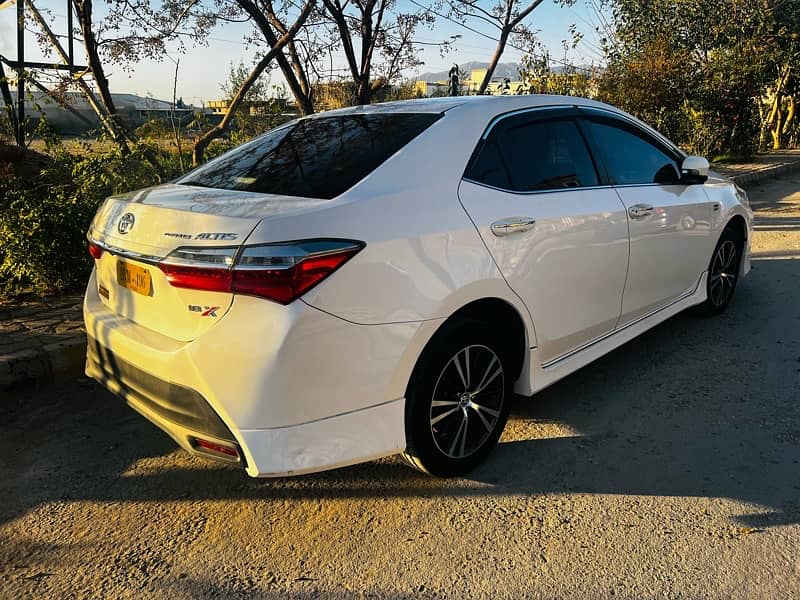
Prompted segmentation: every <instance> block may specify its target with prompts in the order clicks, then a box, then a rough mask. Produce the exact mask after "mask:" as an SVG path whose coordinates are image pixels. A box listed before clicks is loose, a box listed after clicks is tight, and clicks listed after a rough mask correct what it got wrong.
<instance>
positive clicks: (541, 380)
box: [516, 272, 708, 395]
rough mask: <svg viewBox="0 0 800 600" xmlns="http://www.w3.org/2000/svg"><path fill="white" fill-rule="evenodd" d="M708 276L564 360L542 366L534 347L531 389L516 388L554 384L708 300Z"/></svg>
mask: <svg viewBox="0 0 800 600" xmlns="http://www.w3.org/2000/svg"><path fill="white" fill-rule="evenodd" d="M707 278H708V272H705V273H703V274H702V275H701V277H700V281H699V282H698V285H697V288H696V289H695V291H694V292H693V293H691V294H690V295H688V296H686V297H684V298H682V299H681V300H678V301H677V302H674V303H673V304H670V305H669V306H666V307H664V308H662V309H661V310H659V311H658V312H656V313H654V314H652V315H650V316H649V317H646V318H644V319H642V320H640V321H636V322H634V323H631V324H630V325H628V326H626V327H624V328H623V329H621V330H619V331H617V332H615V333H613V334H611V335H610V336H608V337H606V338H602V339H600V340H598V341H596V342H595V343H593V344H591V345H590V346H587V347H586V348H584V349H582V350H580V351H578V352H576V353H575V354H571V355H569V356H567V357H565V358H563V359H561V360H558V361H556V362H554V363H551V364H549V365H548V366H546V367H545V366H542V363H541V360H540V358H539V350H538V349H537V348H532V349H531V350H530V352H529V361H528V364H529V368H530V371H529V373H530V381H531V384H532V385H531V390H530V392H528V391H527V390H521V389H518V390H516V391H517V392H518V393H522V394H526V395H529V394H533V393H536V392H538V391H539V390H543V389H544V388H546V387H548V386H550V385H552V384H554V383H555V382H556V381H558V380H560V379H563V378H564V377H566V376H567V375H570V374H572V373H574V372H575V371H577V370H578V369H580V368H582V367H585V366H586V365H588V364H589V363H591V362H593V361H595V360H597V359H598V358H600V357H601V356H604V355H606V354H608V353H609V352H611V351H612V350H615V349H617V348H619V347H620V346H622V345H623V344H625V343H626V342H629V341H630V340H632V339H633V338H635V337H637V336H639V335H641V334H643V333H644V332H645V331H647V330H649V329H652V328H653V327H655V326H656V325H658V324H660V323H663V322H664V321H666V320H667V319H669V318H670V317H673V316H675V315H677V314H678V313H679V312H682V311H684V310H686V309H687V308H690V307H692V306H696V305H697V304H701V303H703V302H705V300H706V280H707Z"/></svg>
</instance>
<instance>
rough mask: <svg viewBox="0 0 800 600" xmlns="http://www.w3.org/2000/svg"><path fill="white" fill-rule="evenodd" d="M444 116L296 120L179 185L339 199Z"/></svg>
mask: <svg viewBox="0 0 800 600" xmlns="http://www.w3.org/2000/svg"><path fill="white" fill-rule="evenodd" d="M440 116H441V115H439V114H415V113H408V114H405V113H400V114H398V113H394V114H370V115H341V116H333V117H319V118H315V119H306V120H301V121H296V122H292V123H289V124H288V125H285V126H284V127H280V128H278V129H274V130H272V131H270V132H269V133H267V134H265V135H262V136H261V137H259V138H256V139H255V140H253V141H251V142H248V143H246V144H244V145H242V146H239V147H238V148H235V149H233V150H231V151H230V152H227V153H226V154H223V155H222V156H220V157H218V158H216V159H214V160H212V161H210V162H209V163H207V164H205V165H203V166H201V167H199V168H198V169H196V170H194V171H192V172H191V173H189V174H187V175H186V176H184V177H182V178H181V179H179V180H178V181H177V183H181V184H184V185H199V186H203V187H212V188H222V189H227V190H243V191H247V192H261V193H267V194H281V195H285V196H302V197H305V198H322V199H330V198H334V197H336V196H338V195H339V194H341V193H342V192H344V191H346V190H348V189H350V188H351V187H353V186H354V185H355V184H356V183H358V182H359V181H361V180H362V179H364V178H365V177H366V176H367V175H369V174H370V173H371V172H372V171H374V170H375V169H377V168H378V167H379V166H380V165H381V164H382V163H383V162H384V161H385V160H386V159H387V158H389V157H390V156H391V155H392V154H394V153H395V152H397V151H398V150H399V149H400V148H402V147H403V146H405V145H406V144H407V143H408V142H410V141H411V140H412V139H413V138H415V137H416V136H418V135H419V134H420V133H422V132H423V131H424V130H425V129H427V128H428V127H430V125H431V124H433V123H434V121H436V120H437V119H438V118H439V117H440Z"/></svg>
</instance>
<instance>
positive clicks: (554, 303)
mask: <svg viewBox="0 0 800 600" xmlns="http://www.w3.org/2000/svg"><path fill="white" fill-rule="evenodd" d="M575 114H576V113H575V111H574V110H573V109H539V110H533V111H528V112H525V113H521V114H520V113H517V114H514V115H511V116H507V117H503V118H501V119H500V120H499V121H497V122H496V123H495V124H494V125H493V126H491V127H490V129H489V130H488V131H487V133H485V134H484V137H483V139H482V140H481V141H480V143H479V145H478V148H476V151H475V153H474V155H473V158H472V160H471V162H470V165H469V167H468V168H467V172H466V174H465V177H464V180H463V181H462V182H461V185H460V187H459V197H460V199H461V202H462V204H463V206H464V208H465V209H466V211H467V213H468V214H469V215H470V217H471V218H472V220H473V221H474V223H475V224H476V226H477V227H478V231H479V232H480V235H481V237H482V238H483V241H484V242H485V243H486V246H487V248H488V249H489V252H490V253H491V254H492V256H493V257H494V260H495V262H496V263H497V265H498V267H499V268H500V271H501V272H502V273H503V276H504V277H505V279H506V281H507V282H508V284H509V285H510V286H511V288H512V289H513V290H514V291H515V292H516V293H517V294H518V295H519V296H520V297H521V298H522V299H523V301H524V302H525V303H526V305H527V306H528V308H529V309H530V311H531V313H532V315H533V320H534V326H535V328H536V339H537V342H538V345H539V349H540V355H541V356H542V362H543V363H544V364H547V363H548V362H552V361H553V360H556V359H558V358H559V357H561V356H564V355H566V354H568V353H570V352H571V351H573V350H575V349H577V348H580V347H581V346H584V345H586V344H587V343H589V342H591V341H592V340H594V339H596V338H599V337H602V336H603V335H605V334H607V333H609V332H611V331H612V330H613V328H614V325H615V324H616V322H617V320H618V319H619V315H620V303H621V299H622V290H623V287H624V284H625V272H626V270H627V267H628V224H627V218H626V216H625V208H624V206H623V205H622V202H621V201H620V199H619V197H618V196H617V194H616V192H615V191H614V190H613V189H612V188H610V187H607V186H606V187H603V186H601V185H600V184H601V181H600V179H599V176H598V173H597V170H596V168H595V166H594V164H593V162H592V159H591V157H590V155H589V152H588V151H587V148H586V145H585V142H584V139H583V137H582V135H581V132H580V131H579V129H578V127H577V125H576V123H575V121H574V118H573V117H574V115H575Z"/></svg>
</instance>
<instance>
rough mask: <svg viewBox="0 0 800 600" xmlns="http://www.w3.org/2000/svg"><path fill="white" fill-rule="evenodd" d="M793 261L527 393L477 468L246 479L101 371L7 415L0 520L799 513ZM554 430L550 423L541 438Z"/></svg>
mask: <svg viewBox="0 0 800 600" xmlns="http://www.w3.org/2000/svg"><path fill="white" fill-rule="evenodd" d="M799 383H800V260H788V259H784V260H781V259H776V260H763V261H758V262H757V263H756V266H755V269H754V271H753V273H752V274H751V276H750V277H748V278H747V279H745V280H743V281H742V284H741V285H740V286H739V289H738V290H737V297H736V298H735V300H734V302H733V303H732V304H731V305H730V307H729V309H728V311H727V312H726V313H724V314H722V315H720V316H718V317H715V318H710V319H709V318H704V317H701V316H699V315H698V314H697V313H696V311H686V312H684V313H682V314H680V315H678V316H676V317H674V318H672V319H670V320H668V321H667V322H665V323H663V324H661V325H659V326H658V327H656V328H654V329H652V330H651V331H649V332H647V333H646V334H644V335H642V336H640V337H639V338H637V339H635V340H633V341H632V342H630V343H628V344H626V345H625V346H623V347H621V348H619V349H618V350H616V351H614V352H612V353H610V354H609V355H607V356H606V357H604V358H602V359H600V360H598V361H596V362H594V363H592V364H591V365H589V366H587V367H585V368H583V369H581V370H580V371H578V372H577V373H575V374H573V375H571V376H570V377H568V378H566V379H564V380H562V381H560V382H559V383H557V384H555V385H553V386H551V387H550V388H548V389H546V390H544V391H542V392H541V393H539V394H536V395H535V396H533V397H532V398H521V397H520V398H516V399H515V401H514V405H513V409H512V415H511V418H510V421H509V425H508V427H507V431H506V434H505V435H504V438H503V440H502V441H501V444H500V445H499V447H498V448H497V449H496V450H495V451H494V452H493V453H492V454H491V455H490V456H489V458H488V459H487V460H486V461H485V462H484V463H483V464H482V465H481V466H480V467H479V468H477V469H476V470H475V471H474V472H472V473H471V474H470V475H469V476H468V477H466V478H463V479H454V480H441V479H434V478H429V477H426V476H423V475H421V474H418V473H417V472H415V471H413V470H411V469H410V468H408V467H406V466H405V465H404V464H403V463H402V462H401V461H400V460H399V459H396V458H390V459H384V460H380V461H373V462H370V463H367V464H362V465H357V466H353V467H348V468H342V469H337V470H334V471H329V472H325V473H319V474H313V475H306V476H300V477H294V478H279V479H262V480H254V479H250V478H248V477H247V476H246V475H245V474H244V473H243V472H242V471H241V470H239V469H235V468H232V467H225V466H219V465H217V464H216V463H211V462H207V461H204V460H202V459H199V458H195V457H191V456H189V455H188V454H187V453H185V452H183V451H180V450H176V446H175V444H174V443H173V442H172V441H171V440H170V439H169V438H168V437H167V436H166V435H164V434H163V433H161V432H160V431H158V430H157V429H156V428H154V427H153V426H152V425H150V424H149V423H148V422H146V421H145V420H144V419H143V418H141V417H140V416H138V415H137V414H136V413H134V412H133V411H132V410H131V409H129V408H128V407H126V406H124V404H123V403H122V402H121V401H119V400H118V399H116V398H114V397H113V396H111V395H110V394H108V393H106V392H105V391H102V390H101V389H100V388H99V386H97V385H96V384H95V383H93V382H90V381H87V380H77V381H75V382H74V384H73V385H59V386H53V387H51V388H47V389H44V390H37V391H33V392H29V394H30V397H29V398H23V399H22V401H20V402H19V404H20V405H22V408H20V409H19V410H18V411H17V412H16V413H15V414H12V415H10V416H8V418H7V419H6V421H5V424H4V425H3V426H2V427H0V433H2V439H0V497H2V498H3V502H2V503H0V524H2V523H4V522H7V521H10V520H13V519H15V518H17V517H19V516H21V515H24V514H25V513H27V512H28V511H29V510H31V509H33V508H34V507H36V506H39V505H42V504H44V503H47V502H52V501H63V500H92V501H103V502H121V503H126V502H160V501H174V500H190V501H205V500H226V499H262V500H274V499H289V500H291V499H296V498H310V497H311V498H318V499H325V498H341V497H348V498H365V499H370V498H385V497H419V496H424V497H479V496H498V495H550V494H553V495H555V494H567V493H581V494H621V495H645V496H685V497H721V498H730V499H734V500H737V501H741V502H744V503H747V504H754V505H758V507H760V508H758V507H754V508H753V511H752V513H747V514H742V515H739V516H738V517H737V519H738V520H739V521H740V522H741V523H742V524H745V525H748V526H751V527H765V526H768V525H777V524H796V523H800V504H798V502H797V498H798V497H800V478H798V476H797V474H798V468H799V464H800V385H799ZM548 432H550V433H549V434H548Z"/></svg>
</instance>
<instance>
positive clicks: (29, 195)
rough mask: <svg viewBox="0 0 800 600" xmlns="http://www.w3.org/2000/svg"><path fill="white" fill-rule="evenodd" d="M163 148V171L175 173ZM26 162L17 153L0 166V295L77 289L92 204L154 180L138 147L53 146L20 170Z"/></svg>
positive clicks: (85, 269)
mask: <svg viewBox="0 0 800 600" xmlns="http://www.w3.org/2000/svg"><path fill="white" fill-rule="evenodd" d="M153 150H154V151H155V152H158V150H157V149H153ZM162 154H164V156H159V157H160V159H162V163H163V164H162V165H161V168H162V169H163V170H165V171H166V172H167V173H166V175H167V177H170V176H175V175H177V174H178V173H177V165H176V164H173V163H176V162H177V158H176V157H174V156H172V157H171V156H168V155H167V154H168V153H162ZM39 156H41V155H39ZM31 162H32V160H31V158H30V157H29V156H24V157H23V159H22V161H21V162H19V163H18V164H15V165H9V163H5V164H2V165H0V170H3V171H4V176H2V177H0V296H2V297H6V298H7V297H11V296H14V295H15V294H17V293H19V292H21V291H33V292H36V293H38V294H52V293H58V292H64V291H68V290H76V289H80V288H81V287H82V286H83V285H84V284H85V282H86V279H87V277H88V274H89V271H90V269H91V261H90V259H89V256H88V253H87V250H86V237H85V236H86V230H87V229H88V227H89V223H90V222H91V219H92V217H93V216H94V213H95V211H96V210H97V208H98V207H99V206H100V204H101V203H102V202H103V200H105V198H107V197H108V196H110V195H112V194H117V193H121V192H125V191H129V190H133V189H136V188H142V187H147V186H149V185H153V184H155V183H158V180H159V176H158V174H157V173H156V172H155V170H154V169H153V168H152V167H151V166H150V165H149V164H148V163H147V162H146V161H144V160H142V158H141V156H139V155H138V154H137V153H133V154H130V155H128V156H126V157H122V156H120V155H119V153H117V152H106V153H101V154H94V155H88V156H76V155H72V154H69V153H67V152H64V151H63V150H58V151H56V152H55V153H54V156H53V159H52V161H50V162H49V163H44V164H39V165H38V168H36V169H35V170H33V172H31V169H30V168H26V164H30V163H31Z"/></svg>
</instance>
